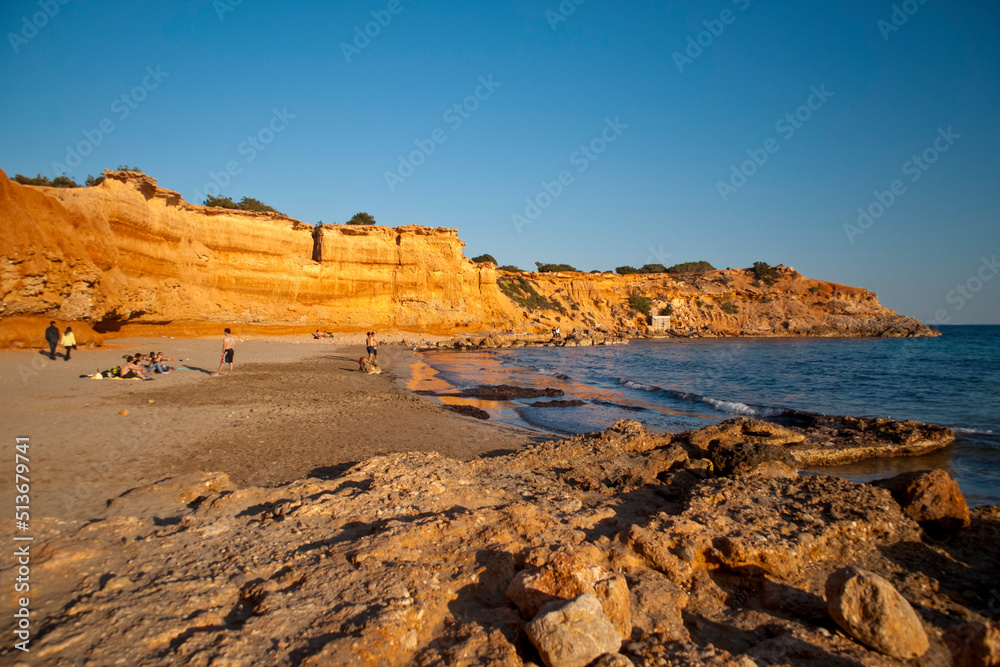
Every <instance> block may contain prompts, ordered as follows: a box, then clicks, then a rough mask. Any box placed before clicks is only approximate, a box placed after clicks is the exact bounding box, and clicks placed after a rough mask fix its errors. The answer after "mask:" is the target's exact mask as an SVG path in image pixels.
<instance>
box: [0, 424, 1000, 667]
mask: <svg viewBox="0 0 1000 667" xmlns="http://www.w3.org/2000/svg"><path fill="white" fill-rule="evenodd" d="M771 426H774V425H769V426H760V425H758V424H755V423H752V422H751V421H750V420H743V421H739V422H738V421H734V422H728V423H726V424H723V425H721V426H720V427H719V428H716V427H710V429H705V430H703V431H695V432H690V433H686V434H678V435H670V434H655V433H650V432H649V431H646V430H645V429H644V428H643V427H642V426H641V425H639V424H638V423H637V422H619V423H618V424H615V425H614V426H613V427H611V428H609V429H607V430H605V431H603V432H599V433H593V434H588V435H582V436H577V437H574V438H570V439H566V440H554V441H549V442H543V443H538V444H534V445H531V446H529V447H527V448H525V449H523V450H519V451H516V452H512V453H508V454H499V455H490V456H484V457H481V458H478V459H474V460H471V461H465V462H463V461H457V460H454V459H449V458H446V457H444V456H441V455H439V454H425V453H421V454H417V453H409V454H393V455H389V456H377V457H375V458H371V459H369V460H367V461H364V462H361V463H359V464H357V465H355V466H354V467H352V468H350V469H348V470H346V471H345V472H343V473H342V474H332V475H330V476H329V477H325V478H320V477H313V478H308V479H304V480H301V481H298V482H294V483H291V484H285V485H281V486H277V487H272V488H263V487H242V488H241V487H238V486H237V485H235V484H233V483H232V482H231V481H230V480H229V479H228V477H227V476H225V475H223V474H201V475H192V476H188V477H184V478H172V479H167V480H164V481H162V482H160V483H157V484H153V485H150V486H145V487H140V488H136V489H133V490H131V491H129V492H127V493H125V494H123V495H121V496H120V497H117V498H114V499H111V500H110V501H109V502H108V505H107V509H106V511H105V512H104V513H103V514H102V515H101V516H96V517H94V518H93V520H92V521H89V522H62V521H58V520H54V519H33V521H34V525H35V526H36V527H37V530H38V534H37V537H36V545H37V547H33V549H37V551H34V552H33V554H34V556H33V559H32V587H33V590H34V588H35V586H37V587H38V591H40V592H39V593H38V594H37V597H36V598H34V599H36V600H39V601H42V600H44V603H43V605H44V606H43V607H42V608H39V609H37V614H36V616H35V620H34V621H33V622H34V623H36V627H35V631H36V632H37V635H36V637H37V639H36V640H35V641H34V643H33V644H32V653H31V658H32V661H33V664H65V663H71V662H72V663H76V662H84V663H87V664H143V665H172V664H178V663H180V662H183V663H184V664H190V665H227V664H251V663H254V664H273V665H298V664H305V665H470V666H471V665H496V666H498V667H499V666H500V665H504V666H508V665H532V664H534V665H541V664H545V665H547V666H548V667H557V666H558V667H562V666H564V665H581V666H582V665H601V666H605V667H607V666H610V665H619V666H622V667H627V666H628V665H633V664H634V665H738V666H742V667H749V666H750V665H754V664H757V665H798V664H824V665H857V664H861V665H902V664H919V665H950V664H952V663H953V661H954V662H955V664H995V663H992V662H988V660H990V659H991V658H989V656H990V655H993V654H992V653H991V651H994V650H996V649H997V648H998V647H997V637H998V633H1000V630H998V629H997V627H996V625H995V624H991V621H993V620H995V619H996V618H997V614H998V611H997V610H998V609H1000V601H998V600H997V598H996V595H997V594H996V591H990V586H991V585H992V584H993V583H994V582H995V581H996V573H997V572H998V571H1000V556H998V554H1000V551H998V549H997V547H998V546H1000V507H996V506H992V507H979V508H975V509H973V510H971V511H969V508H968V507H967V506H965V503H964V500H962V499H961V498H960V492H959V495H958V496H957V497H956V496H954V495H953V494H952V496H951V497H952V501H953V503H954V505H953V506H951V508H950V509H947V510H946V511H945V513H947V514H956V515H960V516H958V517H957V519H956V520H955V521H953V522H951V523H948V524H947V525H948V531H947V532H945V533H941V532H935V533H934V534H933V535H931V534H929V533H928V532H926V531H925V525H927V524H925V523H924V522H923V521H922V519H921V516H922V515H921V514H920V512H922V511H923V510H922V509H921V508H924V507H926V506H927V505H929V504H930V505H933V504H934V502H933V500H929V499H931V498H932V497H934V494H936V493H937V494H939V495H940V494H942V493H944V492H942V491H941V490H942V489H944V488H945V487H946V486H947V484H946V481H945V480H943V479H940V478H939V477H940V475H937V476H935V477H934V478H933V479H927V480H924V479H923V478H922V477H921V476H919V475H917V476H916V478H915V479H907V480H904V481H901V482H900V483H899V484H893V483H887V484H886V485H885V486H887V487H889V488H882V486H881V485H876V484H856V483H852V482H849V481H846V480H844V479H840V478H836V477H831V476H826V475H815V474H810V475H803V474H799V472H797V470H796V468H797V467H798V463H797V462H796V461H797V459H795V457H794V453H795V452H796V451H798V450H796V449H795V448H796V447H799V446H801V445H803V444H810V443H811V442H813V440H815V442H821V441H822V442H827V441H828V440H829V438H828V434H823V433H820V432H817V433H816V434H815V438H813V437H812V436H810V435H808V434H807V436H806V438H805V440H798V439H797V436H798V435H802V432H801V429H802V428H804V427H794V428H792V427H788V428H787V429H786V430H781V429H779V428H777V427H775V428H774V429H772V428H771ZM849 426H850V425H847V426H844V427H843V429H841V430H845V429H846V430H850V429H849ZM854 426H855V430H862V431H867V432H869V433H871V432H872V431H873V430H874V431H877V432H878V433H880V434H892V433H896V434H897V435H899V434H902V433H904V432H906V433H911V434H915V435H914V437H915V438H916V437H920V438H923V439H929V438H931V439H932V438H933V437H936V436H934V434H935V433H937V432H936V431H934V430H933V429H930V430H927V429H929V427H926V428H925V427H924V426H923V425H916V424H913V423H911V424H905V425H903V426H900V427H891V426H890V425H888V424H885V423H883V424H865V425H864V428H861V426H860V425H854ZM781 428H784V427H781ZM922 428H923V429H924V430H921V429H922ZM806 431H808V429H806ZM938 435H939V436H940V434H938ZM840 437H841V440H840V441H837V442H836V443H835V445H832V446H836V447H840V448H844V447H848V446H849V444H850V443H849V442H848V441H850V440H851V437H850V436H849V434H848V433H846V432H842V433H840ZM879 437H881V436H879ZM904 439H905V438H904ZM944 439H945V436H940V437H938V440H939V442H943V440H944ZM890 440H891V439H890ZM890 440H886V441H883V442H884V449H885V450H887V451H888V450H891V449H892V448H893V447H895V446H896V445H897V444H898V443H895V442H892V441H890ZM875 441H876V440H875V438H874V436H873V438H872V439H864V438H862V439H861V440H859V441H858V442H855V443H854V444H855V445H857V446H858V447H861V448H865V447H869V448H870V447H871V446H872V445H873V442H875ZM824 446H827V445H824ZM772 448H773V449H772ZM945 476H946V475H945ZM890 489H891V490H890ZM947 493H951V491H948V492H947ZM959 500H960V501H961V502H959ZM963 512H964V514H963ZM915 517H916V518H915ZM940 518H941V517H938V519H940ZM845 568H846V569H845ZM9 575H10V572H9V571H8V572H6V573H5V576H9ZM904 627H905V628H906V631H905V633H902V634H901V632H900V631H898V629H900V628H904ZM887 637H888V639H886V638H887ZM3 650H4V651H5V652H6V655H5V658H10V657H11V655H10V649H9V648H6V647H5V648H4V649H3ZM982 656H986V657H985V658H984V657H982Z"/></svg>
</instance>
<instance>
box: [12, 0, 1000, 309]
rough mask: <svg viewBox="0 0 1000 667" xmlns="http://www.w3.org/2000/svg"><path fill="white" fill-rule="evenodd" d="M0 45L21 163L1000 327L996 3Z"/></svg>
mask: <svg viewBox="0 0 1000 667" xmlns="http://www.w3.org/2000/svg"><path fill="white" fill-rule="evenodd" d="M63 2H65V4H63ZM237 2H238V4H237ZM577 3H579V4H577ZM46 11H47V12H48V13H47V14H46V13H45V12H46ZM32 22H34V24H35V25H32ZM38 26H41V27H38ZM0 28H2V30H3V34H4V44H3V45H2V47H0V75H2V79H0V81H2V84H3V90H4V94H3V96H4V103H3V104H2V105H0V168H2V169H4V170H5V171H6V172H7V173H8V174H9V175H11V176H13V175H14V174H15V173H24V174H30V175H34V174H35V173H39V172H40V173H43V174H46V175H49V176H54V175H57V174H56V172H57V171H59V170H60V169H59V166H61V165H66V166H67V167H68V168H67V173H68V174H70V175H72V176H74V177H75V178H76V179H77V180H78V181H81V182H82V181H83V180H84V179H85V178H86V177H87V175H88V174H98V173H100V172H101V171H102V170H103V169H104V168H108V167H110V168H113V167H116V166H117V165H119V164H129V165H136V166H139V167H141V168H142V169H143V170H144V171H145V172H146V173H148V174H150V175H151V176H153V177H154V178H156V179H158V181H159V183H160V185H161V186H163V187H166V188H170V189H173V190H177V191H179V192H180V193H181V194H182V195H183V196H184V198H185V199H187V200H189V201H195V202H196V203H201V200H200V199H199V195H200V196H201V197H203V195H204V193H205V192H212V193H214V192H216V191H218V192H219V193H221V194H223V195H225V196H229V197H232V198H234V199H239V198H240V197H243V196H249V197H254V198H257V199H260V200H261V201H264V202H266V203H268V204H270V205H272V206H274V207H276V208H277V209H279V210H281V211H282V212H284V213H287V214H288V215H290V216H292V217H294V218H297V219H300V220H303V221H305V222H309V223H315V222H317V221H319V220H322V221H324V222H327V223H331V222H344V221H346V220H347V219H349V218H350V217H351V216H352V215H353V214H354V213H356V212H358V211H367V212H369V213H371V214H372V215H374V216H375V218H376V220H377V221H378V222H379V223H380V224H386V225H393V226H396V225H404V224H419V225H429V226H445V227H454V228H457V229H458V230H459V234H460V236H461V237H462V239H463V240H465V241H466V243H467V244H468V245H467V247H466V254H467V255H468V256H469V257H472V256H475V255H479V254H482V253H490V254H492V255H493V256H495V257H496V258H497V260H498V261H499V262H500V263H501V264H514V265H517V266H520V267H522V268H533V267H534V262H535V261H541V262H558V263H569V264H572V265H574V266H576V267H577V268H579V269H582V270H592V269H604V270H610V269H613V268H614V267H616V266H619V265H633V266H641V265H643V264H645V263H652V262H659V263H663V264H666V265H670V264H674V263H678V262H684V261H692V260H702V259H704V260H708V261H710V262H712V263H713V264H714V265H715V266H716V267H719V268H724V267H727V266H730V267H746V266H750V265H751V264H752V263H753V262H754V261H766V262H769V263H771V264H779V263H783V264H786V265H790V266H794V267H795V268H796V269H798V270H799V271H801V272H802V273H804V274H805V275H807V276H810V277H814V278H820V279H825V280H832V281H836V282H841V283H847V284H851V285H857V286H862V287H867V288H870V289H872V290H874V291H876V292H877V293H878V294H879V296H880V298H881V300H882V303H884V304H885V305H887V306H889V307H891V308H894V309H896V310H898V311H900V312H901V313H903V314H907V315H912V316H914V317H918V318H920V319H922V320H924V321H937V322H939V323H952V324H956V323H998V322H1000V276H997V275H996V274H997V272H998V270H1000V269H998V267H997V265H996V264H995V262H994V258H995V256H996V255H997V254H1000V231H998V230H1000V225H998V221H1000V187H998V186H1000V161H998V159H997V155H1000V132H998V122H997V121H998V119H1000V85H998V84H1000V6H997V5H996V3H988V2H982V1H981V0H980V1H977V2H971V1H967V0H958V1H956V2H951V3H944V2H941V1H940V0H926V1H925V2H923V3H921V2H920V1H919V0H907V2H871V1H868V2H861V1H856V2H846V1H844V2H835V1H831V2H822V3H804V2H801V3H792V2H763V1H761V0H735V1H734V0H718V1H716V2H705V1H702V2H693V1H681V2H657V1H654V0H640V1H634V2H630V3H624V4H621V3H609V2H603V1H601V0H582V1H581V0H564V1H563V2H559V0H515V1H513V2H498V3H471V2H439V3H432V2H421V1H420V0H375V1H373V2H341V3H325V2H324V3H321V2H299V3H285V4H284V5H282V6H281V7H277V6H275V5H274V4H273V3H262V2H260V1H259V0H242V1H241V2H239V1H238V0H215V2H210V1H207V0H188V1H182V2H172V3H153V2H131V3H97V2H85V1H83V0H62V2H61V1H60V0H41V2H39V0H35V1H34V2H26V1H22V0H8V1H7V2H5V3H3V5H2V8H0ZM366 31H367V33H368V34H367V35H366V34H365V32H366ZM456 105H457V108H456ZM84 152H86V153H87V155H85V156H84V155H74V153H84ZM914 157H916V158H917V160H916V161H914ZM755 158H756V161H754V159H755ZM77 162H78V163H77ZM71 164H76V166H75V167H70V166H69V165H71ZM227 169H228V172H227ZM560 181H561V182H560ZM894 189H895V192H893V190H894ZM859 208H860V209H861V210H862V211H863V212H866V213H867V214H868V217H863V218H861V219H860V222H859V216H860V213H859V210H858V209H859Z"/></svg>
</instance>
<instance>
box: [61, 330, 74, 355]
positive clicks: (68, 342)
mask: <svg viewBox="0 0 1000 667" xmlns="http://www.w3.org/2000/svg"><path fill="white" fill-rule="evenodd" d="M62 346H63V347H64V348H66V361H69V353H70V352H71V351H72V350H75V349H76V336H74V335H73V327H66V333H64V334H63V335H62Z"/></svg>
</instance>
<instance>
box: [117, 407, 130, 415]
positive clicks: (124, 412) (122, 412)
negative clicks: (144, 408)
mask: <svg viewBox="0 0 1000 667" xmlns="http://www.w3.org/2000/svg"><path fill="white" fill-rule="evenodd" d="M118 414H120V415H121V416H122V417H125V416H127V415H128V410H126V409H125V408H122V409H121V410H120V411H119V412H118Z"/></svg>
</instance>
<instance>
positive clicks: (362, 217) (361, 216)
mask: <svg viewBox="0 0 1000 667" xmlns="http://www.w3.org/2000/svg"><path fill="white" fill-rule="evenodd" d="M347 224H349V225H374V224H377V223H376V222H375V218H373V217H372V216H371V215H369V214H368V213H365V212H364V211H362V212H361V213H355V214H354V217H353V218H351V219H350V220H348V221H347Z"/></svg>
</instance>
